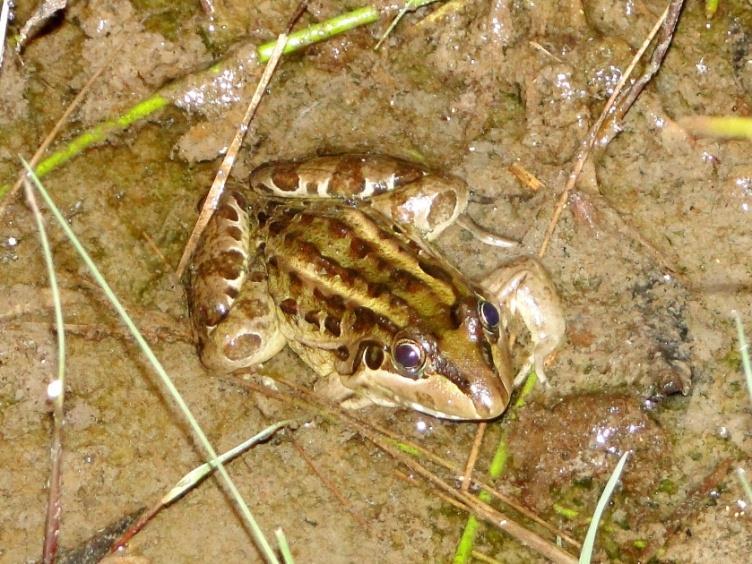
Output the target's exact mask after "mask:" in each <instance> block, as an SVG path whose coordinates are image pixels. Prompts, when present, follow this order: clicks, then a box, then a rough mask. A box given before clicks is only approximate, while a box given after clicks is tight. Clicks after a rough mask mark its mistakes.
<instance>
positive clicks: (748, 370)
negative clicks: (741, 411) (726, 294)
mask: <svg viewBox="0 0 752 564" xmlns="http://www.w3.org/2000/svg"><path fill="white" fill-rule="evenodd" d="M734 321H736V333H737V335H738V338H739V353H740V354H741V357H742V369H743V370H744V378H745V380H746V381H747V391H748V392H749V399H750V401H752V363H750V361H749V341H747V337H746V336H745V335H744V325H742V318H741V317H740V316H739V312H736V311H735V312H734Z"/></svg>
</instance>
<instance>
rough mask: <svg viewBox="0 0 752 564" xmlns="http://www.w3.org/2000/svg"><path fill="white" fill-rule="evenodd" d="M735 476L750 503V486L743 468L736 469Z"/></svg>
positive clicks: (751, 494) (751, 488)
mask: <svg viewBox="0 0 752 564" xmlns="http://www.w3.org/2000/svg"><path fill="white" fill-rule="evenodd" d="M736 477H737V479H738V480H739V483H740V484H741V485H742V489H743V490H744V493H745V494H746V496H747V500H748V501H749V503H750V504H752V486H750V485H749V480H748V479H747V473H746V472H745V471H744V468H737V469H736Z"/></svg>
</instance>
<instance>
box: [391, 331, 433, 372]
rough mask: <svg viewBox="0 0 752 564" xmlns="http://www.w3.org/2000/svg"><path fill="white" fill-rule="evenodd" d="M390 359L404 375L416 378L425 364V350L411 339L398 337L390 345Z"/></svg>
mask: <svg viewBox="0 0 752 564" xmlns="http://www.w3.org/2000/svg"><path fill="white" fill-rule="evenodd" d="M392 359H393V360H394V364H395V365H396V366H397V368H399V369H400V370H401V371H402V372H403V375H404V376H407V377H408V378H418V377H419V376H420V372H421V370H422V369H423V367H424V366H425V364H426V351H425V350H424V349H423V347H422V346H421V345H420V344H419V343H418V342H416V341H414V340H412V339H400V340H398V341H397V342H396V343H394V345H393V346H392Z"/></svg>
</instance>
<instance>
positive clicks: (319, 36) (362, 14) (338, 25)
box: [257, 6, 379, 63]
mask: <svg viewBox="0 0 752 564" xmlns="http://www.w3.org/2000/svg"><path fill="white" fill-rule="evenodd" d="M378 19H379V11H378V10H377V9H376V8H373V7H371V6H367V7H365V8H358V9H357V10H353V11H352V12H347V13H345V14H340V15H339V16H335V17H333V18H330V19H328V20H325V21H323V22H321V23H317V24H313V25H310V26H308V27H307V28H305V29H301V30H300V31H296V32H295V33H291V34H290V35H289V37H288V38H287V43H286V44H285V49H284V51H282V52H283V53H284V54H285V55H286V54H288V53H292V52H293V51H298V50H299V49H302V48H303V47H307V46H308V45H311V44H312V43H318V42H319V41H324V40H325V39H329V38H330V37H333V36H335V35H338V34H340V33H344V32H345V31H349V30H351V29H353V28H355V27H358V26H361V25H366V24H370V23H373V22H375V21H376V20H378ZM275 43H276V40H275V41H269V42H267V43H264V44H263V45H260V46H259V48H258V49H257V53H258V57H259V60H260V61H261V62H262V63H263V62H266V61H268V60H269V57H270V56H271V54H272V51H273V50H274V44H275Z"/></svg>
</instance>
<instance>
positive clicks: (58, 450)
mask: <svg viewBox="0 0 752 564" xmlns="http://www.w3.org/2000/svg"><path fill="white" fill-rule="evenodd" d="M24 185H25V188H26V197H27V200H28V202H29V207H31V211H32V214H33V215H34V221H35V222H36V224H37V231H38V233H39V240H40V242H41V245H42V256H43V257H44V263H45V265H46V267H47V277H48V278H49V280H50V293H51V294H52V306H53V310H54V312H55V330H56V333H57V335H56V337H57V338H56V340H57V377H54V376H52V377H51V378H50V383H49V385H48V386H47V399H48V400H49V401H50V402H51V403H52V420H53V423H52V441H51V445H50V480H49V489H48V491H47V515H46V518H45V527H44V542H43V546H42V562H44V563H45V564H51V563H52V562H54V561H55V557H56V555H57V549H58V540H59V538H60V520H61V518H62V514H63V506H62V499H61V492H62V467H63V423H64V421H65V419H64V414H63V403H64V399H65V323H64V321H63V306H62V301H61V300H60V288H59V287H58V284H57V276H56V274H55V263H54V260H53V258H52V250H51V249H50V242H49V239H48V237H47V230H46V229H45V227H44V220H43V219H42V213H41V212H40V211H39V206H38V205H37V201H36V198H35V197H34V189H33V188H32V186H31V184H30V183H29V181H28V179H27V180H25V182H24Z"/></svg>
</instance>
